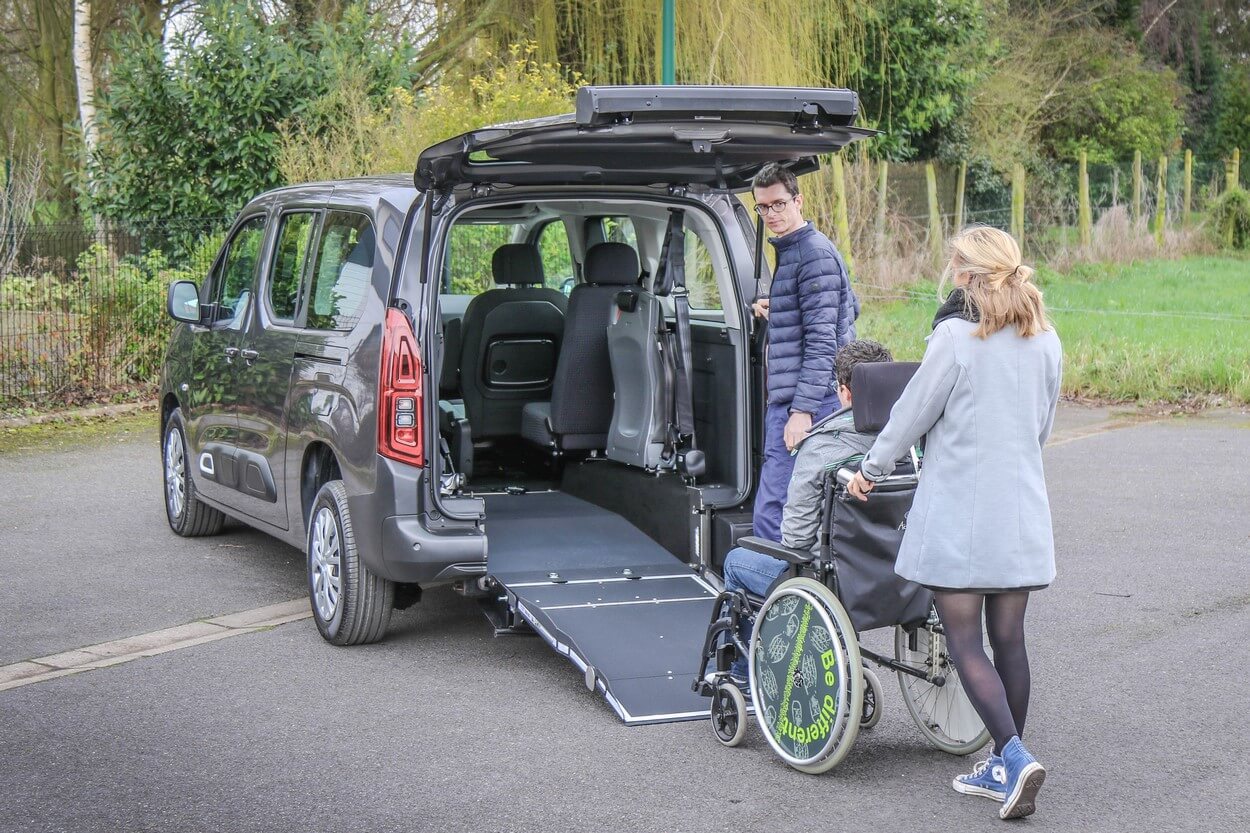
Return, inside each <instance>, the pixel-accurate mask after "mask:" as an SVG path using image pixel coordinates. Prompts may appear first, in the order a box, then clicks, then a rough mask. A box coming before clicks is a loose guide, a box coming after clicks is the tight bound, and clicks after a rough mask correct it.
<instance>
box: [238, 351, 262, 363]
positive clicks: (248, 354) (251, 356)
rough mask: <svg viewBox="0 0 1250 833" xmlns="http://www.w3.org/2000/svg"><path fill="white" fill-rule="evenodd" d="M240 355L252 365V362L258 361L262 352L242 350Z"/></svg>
mask: <svg viewBox="0 0 1250 833" xmlns="http://www.w3.org/2000/svg"><path fill="white" fill-rule="evenodd" d="M239 355H241V356H242V357H243V361H245V362H247V366H248V367H251V366H252V362H254V361H256V359H257V358H258V357H259V356H260V353H257V352H256V351H255V350H240V351H239Z"/></svg>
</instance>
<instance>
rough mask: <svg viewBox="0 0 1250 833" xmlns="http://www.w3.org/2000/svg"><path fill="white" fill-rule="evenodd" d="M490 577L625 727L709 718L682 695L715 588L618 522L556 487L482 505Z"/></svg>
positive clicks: (692, 696)
mask: <svg viewBox="0 0 1250 833" xmlns="http://www.w3.org/2000/svg"><path fill="white" fill-rule="evenodd" d="M486 518H487V522H486V529H487V535H488V536H489V542H490V543H489V555H488V564H489V569H490V575H491V576H492V577H493V578H494V579H495V580H496V581H497V582H499V584H500V585H501V586H502V587H503V589H504V591H505V592H506V598H507V604H508V606H509V607H510V608H511V610H512V611H513V612H514V614H515V615H516V616H517V617H519V618H520V619H522V620H524V621H525V622H526V623H527V624H529V626H530V627H532V628H533V629H534V630H535V631H536V632H537V633H538V634H539V635H540V636H542V638H543V639H545V640H546V641H547V643H548V644H550V645H551V647H553V648H555V650H556V651H558V652H559V653H561V654H563V655H565V656H567V657H568V658H569V659H570V660H572V662H573V664H574V665H576V666H577V668H578V669H579V670H581V671H582V672H583V674H584V675H585V679H586V683H587V685H588V686H589V685H593V686H594V688H595V690H597V691H599V692H601V693H602V694H603V696H604V698H605V699H606V700H607V701H608V703H609V705H611V706H612V708H613V709H614V710H615V711H616V713H617V714H618V715H619V716H620V718H621V719H622V720H624V721H625V722H626V723H629V724H645V723H669V722H674V721H679V720H694V719H698V718H704V717H707V714H708V701H707V699H706V698H704V697H701V696H699V695H698V694H696V693H694V692H693V691H691V688H690V683H691V681H692V680H693V679H694V676H695V674H696V673H697V672H698V669H699V661H700V659H701V656H700V652H701V651H702V648H703V638H704V635H705V634H706V633H707V627H708V622H709V620H710V619H711V615H712V606H713V602H714V600H715V598H716V591H715V590H714V589H713V588H712V587H711V586H710V585H709V584H707V582H705V581H704V580H703V579H702V578H700V577H699V576H697V575H696V574H695V573H694V572H693V571H692V570H691V569H690V567H689V566H688V565H687V564H685V563H684V562H682V561H681V560H679V559H678V558H676V557H675V556H673V555H672V554H671V553H669V552H668V551H667V550H665V549H664V548H663V547H661V546H660V545H659V544H657V543H656V542H655V541H653V540H652V539H651V538H649V537H647V536H646V535H645V534H643V533H642V532H641V531H639V530H638V529H637V528H636V527H634V526H633V525H632V524H630V523H629V522H628V521H626V520H625V519H624V518H622V517H621V516H619V515H617V514H615V513H613V512H609V511H608V510H606V509H602V508H600V507H598V506H595V505H593V504H591V503H587V502H586V501H583V500H579V499H577V498H574V497H571V496H569V495H566V494H563V493H561V492H538V493H533V494H523V495H497V496H496V495H491V496H487V498H486Z"/></svg>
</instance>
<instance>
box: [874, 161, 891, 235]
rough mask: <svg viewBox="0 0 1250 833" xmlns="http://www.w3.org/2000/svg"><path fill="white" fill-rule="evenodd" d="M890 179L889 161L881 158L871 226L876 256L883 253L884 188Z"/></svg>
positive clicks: (878, 166)
mask: <svg viewBox="0 0 1250 833" xmlns="http://www.w3.org/2000/svg"><path fill="white" fill-rule="evenodd" d="M889 181H890V163H889V162H887V161H886V160H884V159H882V160H881V161H880V162H879V163H878V164H877V221H876V225H875V226H874V228H873V231H874V232H875V237H876V244H877V256H878V257H880V256H881V255H882V254H884V253H885V209H886V190H887V188H888V186H889Z"/></svg>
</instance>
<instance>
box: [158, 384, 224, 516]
mask: <svg viewBox="0 0 1250 833" xmlns="http://www.w3.org/2000/svg"><path fill="white" fill-rule="evenodd" d="M161 468H162V470H163V472H164V476H165V518H166V520H168V521H169V528H170V529H172V530H173V531H174V532H176V533H177V534H178V535H181V536H182V537H183V538H198V537H200V536H202V535H216V534H217V533H218V532H221V527H222V525H223V524H225V522H226V516H225V513H223V512H222V511H221V510H220V509H214V508H213V507H211V506H209V505H208V504H207V503H204V501H202V500H200V499H199V497H198V496H197V495H196V493H195V479H194V478H193V477H191V466H190V458H189V457H188V455H187V434H186V428H185V426H184V424H183V421H182V409H181V408H175V409H174V411H173V413H171V414H170V415H169V418H168V419H166V420H165V428H164V432H163V436H162V438H161Z"/></svg>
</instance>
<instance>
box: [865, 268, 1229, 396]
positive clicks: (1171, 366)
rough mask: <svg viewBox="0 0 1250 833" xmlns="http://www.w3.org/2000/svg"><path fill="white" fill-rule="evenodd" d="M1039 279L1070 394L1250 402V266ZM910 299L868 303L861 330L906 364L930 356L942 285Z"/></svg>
mask: <svg viewBox="0 0 1250 833" xmlns="http://www.w3.org/2000/svg"><path fill="white" fill-rule="evenodd" d="M1039 275H1040V276H1039V280H1040V283H1041V286H1042V289H1043V291H1044V292H1045V294H1046V304H1047V307H1048V309H1049V311H1050V315H1051V319H1052V321H1053V322H1054V324H1055V329H1056V330H1057V331H1058V332H1059V336H1060V338H1061V339H1062V340H1063V347H1064V379H1063V387H1064V393H1065V394H1068V395H1074V396H1086V397H1096V398H1105V399H1114V400H1121V401H1123V400H1145V401H1161V402H1181V401H1186V400H1192V399H1194V398H1204V397H1223V398H1226V399H1230V400H1233V401H1236V402H1242V403H1250V260H1241V259H1235V258H1227V257H1223V258H1221V257H1190V258H1185V259H1182V260H1158V261H1147V262H1142V263H1135V264H1096V265H1082V266H1078V267H1076V268H1074V269H1073V270H1072V271H1070V272H1069V273H1067V274H1062V275H1061V274H1059V273H1057V272H1053V271H1050V270H1048V269H1045V268H1043V269H1042V270H1041V272H1040V273H1039ZM908 292H909V294H910V296H911V297H910V299H909V300H904V301H886V300H883V299H880V298H874V297H872V296H869V297H866V298H865V299H864V301H863V313H862V315H861V318H860V321H859V324H858V325H857V329H858V332H859V334H860V336H861V337H862V338H873V339H876V340H878V341H880V342H882V343H883V344H885V345H886V346H887V347H889V348H890V349H891V350H892V351H893V352H894V353H895V356H896V357H897V358H899V359H901V360H915V359H918V358H919V357H920V356H921V355H922V354H923V352H924V337H925V335H927V334H928V332H929V327H930V323H931V321H932V316H933V312H934V310H935V309H936V304H937V302H936V300H935V297H936V295H935V291H934V287H933V285H932V284H918V285H916V286H914V287H911V289H910V290H909V291H908Z"/></svg>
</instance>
